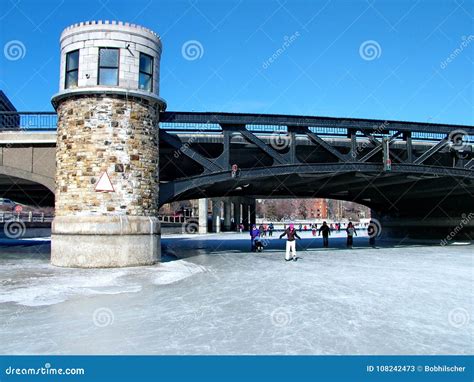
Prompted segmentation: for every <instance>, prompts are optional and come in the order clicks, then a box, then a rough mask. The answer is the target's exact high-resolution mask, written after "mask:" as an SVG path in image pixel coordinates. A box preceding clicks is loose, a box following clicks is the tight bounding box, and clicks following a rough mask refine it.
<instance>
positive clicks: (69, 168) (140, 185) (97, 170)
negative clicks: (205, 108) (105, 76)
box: [56, 95, 159, 216]
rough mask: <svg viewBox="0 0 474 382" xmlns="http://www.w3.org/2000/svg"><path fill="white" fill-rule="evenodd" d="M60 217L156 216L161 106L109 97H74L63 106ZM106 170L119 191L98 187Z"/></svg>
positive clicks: (59, 142) (59, 143) (58, 192)
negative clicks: (99, 189) (103, 189)
mask: <svg viewBox="0 0 474 382" xmlns="http://www.w3.org/2000/svg"><path fill="white" fill-rule="evenodd" d="M57 112H58V132H57V152H56V163H57V172H56V215H57V216H71V215H131V216H155V215H156V214H157V211H158V186H159V178H158V144H159V131H158V127H157V122H158V110H157V106H156V105H154V104H152V103H150V102H149V101H147V100H143V99H136V98H131V97H128V99H126V98H123V97H120V96H110V95H90V96H84V95H82V96H80V97H70V98H68V99H67V100H65V101H64V102H62V103H61V104H60V105H59V106H58V108H57ZM104 171H107V173H108V175H109V177H110V180H111V182H112V185H113V187H114V189H115V192H111V193H100V192H96V191H95V185H96V183H97V181H98V180H99V177H100V176H101V174H102V173H103V172H104Z"/></svg>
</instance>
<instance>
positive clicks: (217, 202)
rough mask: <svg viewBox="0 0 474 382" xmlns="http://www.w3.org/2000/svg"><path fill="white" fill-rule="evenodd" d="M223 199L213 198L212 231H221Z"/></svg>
mask: <svg viewBox="0 0 474 382" xmlns="http://www.w3.org/2000/svg"><path fill="white" fill-rule="evenodd" d="M221 215H222V199H212V232H215V233H219V232H221Z"/></svg>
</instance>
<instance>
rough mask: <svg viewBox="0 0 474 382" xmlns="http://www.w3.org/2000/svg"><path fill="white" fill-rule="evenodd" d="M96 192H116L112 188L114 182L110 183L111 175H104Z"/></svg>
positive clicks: (97, 184)
mask: <svg viewBox="0 0 474 382" xmlns="http://www.w3.org/2000/svg"><path fill="white" fill-rule="evenodd" d="M95 191H96V192H115V190H114V186H112V182H111V181H110V178H109V174H107V171H105V172H104V173H102V175H101V176H100V178H99V181H98V182H97V183H96V185H95Z"/></svg>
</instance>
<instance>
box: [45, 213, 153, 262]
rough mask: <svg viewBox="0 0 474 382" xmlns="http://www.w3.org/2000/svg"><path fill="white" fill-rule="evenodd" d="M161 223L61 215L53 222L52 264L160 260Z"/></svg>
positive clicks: (134, 218) (126, 217)
mask: <svg viewBox="0 0 474 382" xmlns="http://www.w3.org/2000/svg"><path fill="white" fill-rule="evenodd" d="M160 251H161V248H160V223H159V221H158V219H157V218H155V217H141V216H64V217H63V216H58V217H56V218H55V219H54V221H53V226H52V240H51V263H52V264H53V265H56V266H59V267H77V268H109V267H132V266H138V265H152V264H154V263H156V262H157V261H159V260H160Z"/></svg>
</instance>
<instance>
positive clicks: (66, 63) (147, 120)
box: [51, 21, 166, 267]
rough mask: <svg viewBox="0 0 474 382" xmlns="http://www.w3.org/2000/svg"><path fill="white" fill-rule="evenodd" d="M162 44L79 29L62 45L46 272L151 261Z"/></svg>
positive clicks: (127, 28) (126, 28)
mask: <svg viewBox="0 0 474 382" xmlns="http://www.w3.org/2000/svg"><path fill="white" fill-rule="evenodd" d="M160 56H161V41H160V38H159V37H158V35H157V34H155V33H154V32H153V31H151V30H149V29H147V28H143V27H141V26H138V25H135V24H128V23H122V22H114V21H112V22H108V21H105V22H102V21H98V22H94V21H92V22H84V23H80V24H75V25H72V26H70V27H68V28H66V29H65V30H64V31H63V33H62V35H61V68H60V70H61V75H60V78H61V79H60V82H59V89H60V91H59V93H57V94H56V95H54V97H53V98H52V103H53V105H54V107H55V108H56V111H57V114H58V126H57V128H58V129H57V151H56V163H57V170H56V206H55V215H56V216H55V219H54V222H53V227H52V243H51V262H52V264H53V265H57V266H64V267H124V266H135V265H147V264H153V263H155V262H156V261H159V258H160V225H159V222H158V220H157V218H156V216H157V211H158V192H159V190H158V186H159V174H158V153H159V134H158V119H159V112H160V111H161V110H164V109H165V107H166V104H165V102H164V101H163V100H162V99H161V98H160V97H159V73H160Z"/></svg>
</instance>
